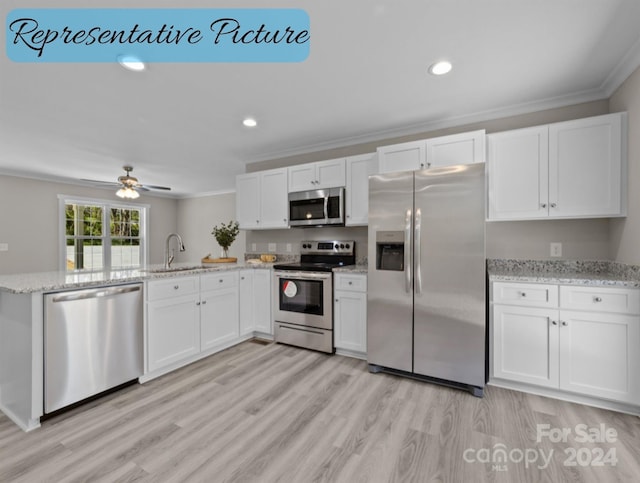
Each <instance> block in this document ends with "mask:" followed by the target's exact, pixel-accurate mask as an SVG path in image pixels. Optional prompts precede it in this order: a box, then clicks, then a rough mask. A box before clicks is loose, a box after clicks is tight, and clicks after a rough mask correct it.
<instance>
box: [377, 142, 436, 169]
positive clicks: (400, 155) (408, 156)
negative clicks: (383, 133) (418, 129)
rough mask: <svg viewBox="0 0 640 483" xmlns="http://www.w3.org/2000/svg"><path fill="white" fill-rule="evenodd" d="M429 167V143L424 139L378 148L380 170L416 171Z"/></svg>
mask: <svg viewBox="0 0 640 483" xmlns="http://www.w3.org/2000/svg"><path fill="white" fill-rule="evenodd" d="M426 167H427V144H426V142H425V141H424V140H422V141H411V142H408V143H401V144H393V145H391V146H381V147H379V148H378V172H380V173H393V172H394V171H415V170H416V169H424V168H426Z"/></svg>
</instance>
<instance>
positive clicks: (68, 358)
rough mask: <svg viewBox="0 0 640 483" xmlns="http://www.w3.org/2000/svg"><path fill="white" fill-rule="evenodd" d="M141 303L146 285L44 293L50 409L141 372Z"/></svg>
mask: <svg viewBox="0 0 640 483" xmlns="http://www.w3.org/2000/svg"><path fill="white" fill-rule="evenodd" d="M142 305H143V301H142V284H133V285H119V286H113V287H101V288H95V289H84V290H76V291H70V292H59V293H52V294H46V295H45V301H44V312H45V314H44V412H45V413H51V412H53V411H56V410H58V409H60V408H63V407H65V406H69V405H70V404H73V403H75V402H78V401H81V400H83V399H86V398H88V397H90V396H93V395H95V394H98V393H100V392H103V391H106V390H107V389H111V388H113V387H116V386H119V385H121V384H124V383H125V382H129V381H132V380H134V379H137V378H138V377H140V376H141V375H142V373H143V360H142V358H143V342H142V341H143V336H142V321H143V319H142V317H143V315H142Z"/></svg>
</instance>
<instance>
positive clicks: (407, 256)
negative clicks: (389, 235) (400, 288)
mask: <svg viewBox="0 0 640 483" xmlns="http://www.w3.org/2000/svg"><path fill="white" fill-rule="evenodd" d="M411 218H412V217H411V210H407V214H406V215H405V218H404V223H405V226H404V243H405V249H404V289H405V291H406V292H407V293H411Z"/></svg>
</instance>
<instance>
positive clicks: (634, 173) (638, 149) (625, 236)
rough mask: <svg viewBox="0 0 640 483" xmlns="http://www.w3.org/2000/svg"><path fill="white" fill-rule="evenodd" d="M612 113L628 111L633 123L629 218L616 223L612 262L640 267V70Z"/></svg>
mask: <svg viewBox="0 0 640 483" xmlns="http://www.w3.org/2000/svg"><path fill="white" fill-rule="evenodd" d="M609 107H610V109H611V112H618V111H627V113H628V122H629V142H628V145H627V146H628V156H627V159H628V160H629V174H628V179H629V184H628V198H627V199H628V206H629V207H628V214H627V217H626V218H619V219H612V220H611V223H610V226H611V233H610V239H611V252H610V257H611V259H613V260H615V261H617V262H622V263H630V264H633V265H640V69H637V70H636V71H635V72H634V73H633V74H631V76H629V78H627V80H626V81H625V82H624V83H623V84H622V85H621V86H620V87H619V88H618V90H617V91H616V92H614V94H613V95H612V96H611V99H610V105H609Z"/></svg>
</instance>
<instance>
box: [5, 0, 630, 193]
mask: <svg viewBox="0 0 640 483" xmlns="http://www.w3.org/2000/svg"><path fill="white" fill-rule="evenodd" d="M88 3H89V2H87V1H86V0H82V1H81V0H57V1H55V2H52V1H51V0H40V1H36V0H3V1H2V4H1V6H0V9H1V11H2V14H3V18H5V17H6V15H7V13H8V12H9V11H10V10H12V9H15V8H45V7H47V8H67V7H76V8H86V7H87V4H88ZM96 6H100V7H110V8H116V7H122V8H127V7H128V8H133V7H137V8H247V7H254V8H258V7H259V8H271V7H273V8H275V7H277V8H286V7H290V8H304V9H305V10H306V11H307V12H308V14H309V17H310V21H311V45H310V51H311V53H310V55H309V57H308V59H307V60H306V61H304V62H302V63H291V64H222V63H219V64H215V63H209V64H151V65H150V66H149V67H148V69H147V70H146V71H144V72H142V73H133V72H129V71H126V70H124V69H122V68H121V67H120V66H119V65H117V64H116V63H113V64H81V63H77V64H19V63H13V62H11V61H10V60H8V59H7V57H6V55H4V56H2V58H1V59H0V173H5V174H13V175H20V176H30V177H37V178H44V179H58V180H60V179H67V178H68V179H72V180H73V179H80V178H92V179H101V180H105V181H115V179H116V178H117V177H118V176H119V175H121V174H123V172H122V170H121V167H122V166H123V165H124V164H131V165H133V166H134V167H135V170H134V172H133V174H134V175H135V176H137V177H138V178H139V179H140V181H141V182H142V183H146V184H154V185H167V186H171V187H172V188H173V191H172V193H173V194H174V195H177V196H186V195H190V194H197V193H213V192H223V191H228V190H232V189H233V188H234V179H235V175H236V174H239V173H242V172H244V166H245V163H247V162H255V161H260V160H265V159H272V158H277V157H281V156H287V155H291V154H296V153H302V152H310V151H317V150H321V149H326V148H330V147H337V146H345V145H350V144H356V143H359V142H365V141H369V140H374V139H383V138H385V137H387V138H388V137H391V136H394V135H401V134H409V133H416V132H422V131H426V130H429V129H435V128H438V127H444V126H452V125H460V124H463V123H467V122H472V121H477V120H481V119H490V118H497V117H502V116H505V115H511V114H516V113H522V112H530V111H536V110H540V109H545V108H549V107H554V106H560V105H567V104H574V103H577V102H583V101H588V100H594V99H603V98H606V97H608V96H609V95H610V94H611V92H612V91H613V90H614V89H615V88H616V87H618V86H619V85H620V83H621V82H622V81H623V80H624V79H625V78H626V77H627V76H628V75H629V74H630V73H631V72H632V71H633V70H635V68H636V67H637V66H638V65H640V29H638V25H640V1H638V0H535V1H533V0H404V1H397V0H386V1H375V0H347V1H345V0H309V1H306V2H294V1H291V0H280V1H275V2H261V1H243V0H236V1H233V2H229V1H227V2H220V1H215V0H189V1H185V2H181V1H178V0H173V1H171V0H113V1H110V2H100V4H98V5H96ZM443 58H446V59H449V60H450V61H451V62H452V63H453V65H454V70H453V71H452V72H451V73H450V74H449V75H447V76H443V77H434V76H431V75H429V74H427V68H428V66H429V65H430V64H431V63H432V62H434V61H436V60H439V59H443ZM245 116H253V117H255V118H256V119H257V120H258V122H259V125H258V127H257V128H254V129H247V128H245V127H243V126H242V124H241V121H242V119H243V118H244V117H245Z"/></svg>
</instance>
